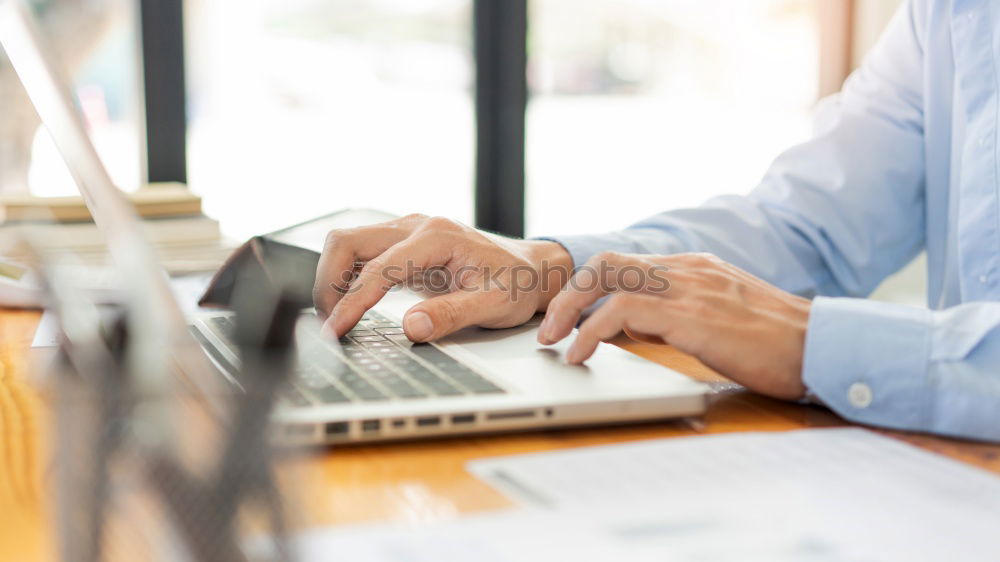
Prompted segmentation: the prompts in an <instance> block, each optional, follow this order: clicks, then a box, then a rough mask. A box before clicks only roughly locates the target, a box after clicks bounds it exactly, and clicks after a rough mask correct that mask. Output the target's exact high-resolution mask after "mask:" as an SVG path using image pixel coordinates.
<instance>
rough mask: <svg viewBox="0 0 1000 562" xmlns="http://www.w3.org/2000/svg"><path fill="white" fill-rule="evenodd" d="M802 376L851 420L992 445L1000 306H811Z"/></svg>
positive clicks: (830, 302)
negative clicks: (990, 443) (940, 307)
mask: <svg viewBox="0 0 1000 562" xmlns="http://www.w3.org/2000/svg"><path fill="white" fill-rule="evenodd" d="M802 376H803V382H805V384H806V386H808V387H809V389H810V391H811V392H812V393H813V394H815V395H816V396H817V397H818V398H819V399H820V400H822V402H823V403H824V404H826V405H827V406H829V407H830V408H832V409H833V410H834V411H836V412H837V413H839V414H840V415H842V416H843V417H845V418H847V419H850V420H853V421H857V422H861V423H867V424H871V425H877V426H882V427H890V428H896V429H907V430H917V431H928V432H932V433H939V434H944V435H952V436H956V437H965V438H972V439H984V440H994V441H1000V408H998V407H997V404H1000V303H993V302H977V303H969V304H963V305H960V306H956V307H954V308H950V309H947V310H939V311H931V310H927V309H921V308H916V307H909V306H904V305H898V304H889V303H879V302H872V301H867V300H860V299H850V298H822V297H820V298H817V299H816V300H815V301H814V303H813V307H812V312H811V314H810V317H809V328H808V331H807V334H806V351H805V361H804V365H803V375H802Z"/></svg>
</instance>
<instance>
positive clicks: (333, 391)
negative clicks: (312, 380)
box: [307, 383, 351, 404]
mask: <svg viewBox="0 0 1000 562" xmlns="http://www.w3.org/2000/svg"><path fill="white" fill-rule="evenodd" d="M307 391H308V392H309V394H311V395H312V396H313V397H315V398H316V399H317V400H318V401H319V402H320V403H322V404H335V403H338V402H350V401H351V399H350V397H348V396H347V395H346V394H344V393H343V392H341V391H340V389H339V388H337V387H335V386H333V385H332V384H329V383H328V384H326V385H325V386H322V387H319V388H309V389H307Z"/></svg>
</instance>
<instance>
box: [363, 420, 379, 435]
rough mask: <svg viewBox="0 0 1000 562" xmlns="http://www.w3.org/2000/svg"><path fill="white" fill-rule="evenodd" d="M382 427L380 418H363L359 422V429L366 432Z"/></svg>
mask: <svg viewBox="0 0 1000 562" xmlns="http://www.w3.org/2000/svg"><path fill="white" fill-rule="evenodd" d="M380 429H382V420H365V421H363V422H361V431H364V432H366V433H368V432H373V431H378V430H380Z"/></svg>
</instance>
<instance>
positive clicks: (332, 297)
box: [313, 223, 408, 317]
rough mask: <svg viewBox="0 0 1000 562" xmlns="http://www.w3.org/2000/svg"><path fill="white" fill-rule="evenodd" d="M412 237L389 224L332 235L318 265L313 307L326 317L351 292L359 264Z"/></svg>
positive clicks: (341, 231) (337, 232)
mask: <svg viewBox="0 0 1000 562" xmlns="http://www.w3.org/2000/svg"><path fill="white" fill-rule="evenodd" d="M407 235H408V233H407V232H405V231H404V230H403V229H400V228H397V227H395V225H390V224H388V223H386V224H381V225H375V226H371V227H364V228H359V229H347V230H335V231H332V232H330V234H329V235H328V236H327V238H326V244H324V247H323V253H322V254H321V255H320V257H319V263H318V264H317V266H316V282H315V284H314V285H313V304H314V305H315V306H316V311H317V312H319V313H320V315H321V316H323V317H325V316H327V315H329V314H330V311H331V310H333V307H334V306H335V305H336V304H337V302H339V301H340V299H341V297H342V296H343V295H344V293H346V292H347V290H348V288H349V286H350V282H351V280H352V279H353V277H354V274H355V272H356V268H355V264H356V263H357V262H359V261H368V260H370V259H373V258H375V257H376V256H378V255H379V254H381V253H382V252H384V251H386V250H387V249H388V248H390V247H391V246H392V245H393V244H396V243H398V242H399V241H400V240H403V239H404V238H405V237H406V236H407Z"/></svg>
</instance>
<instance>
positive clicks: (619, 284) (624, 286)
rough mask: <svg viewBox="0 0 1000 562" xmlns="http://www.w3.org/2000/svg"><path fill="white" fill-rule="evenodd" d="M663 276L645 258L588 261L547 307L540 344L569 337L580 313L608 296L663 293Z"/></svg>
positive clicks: (659, 268) (609, 257)
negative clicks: (652, 292) (653, 291)
mask: <svg viewBox="0 0 1000 562" xmlns="http://www.w3.org/2000/svg"><path fill="white" fill-rule="evenodd" d="M665 272H666V267H665V266H663V265H660V264H658V263H655V262H651V261H649V258H648V257H646V256H635V255H628V254H619V253H615V252H608V253H604V254H599V255H597V256H595V257H593V258H591V259H590V260H589V261H588V262H587V263H586V264H585V265H584V266H583V267H581V268H580V270H579V271H578V272H577V273H576V274H575V275H574V276H573V278H572V279H570V281H569V283H567V284H566V288H565V289H564V290H563V291H562V292H561V293H559V295H557V296H556V297H555V298H554V299H552V302H551V303H549V306H548V309H547V311H546V314H545V320H544V321H543V328H544V329H543V330H540V332H539V341H540V342H541V343H544V344H550V343H555V342H557V341H559V340H561V339H563V338H565V337H566V336H568V335H569V334H570V332H571V331H572V330H573V326H575V325H576V323H577V322H578V321H579V320H580V315H582V314H583V311H584V310H586V309H587V307H589V306H591V305H593V304H594V303H595V302H597V301H598V299H600V298H602V297H604V296H606V295H608V294H609V293H612V292H619V291H620V292H628V293H633V292H634V293H641V292H647V291H651V290H653V289H655V290H657V291H660V290H666V289H667V288H669V283H668V282H667V280H666V277H665Z"/></svg>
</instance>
